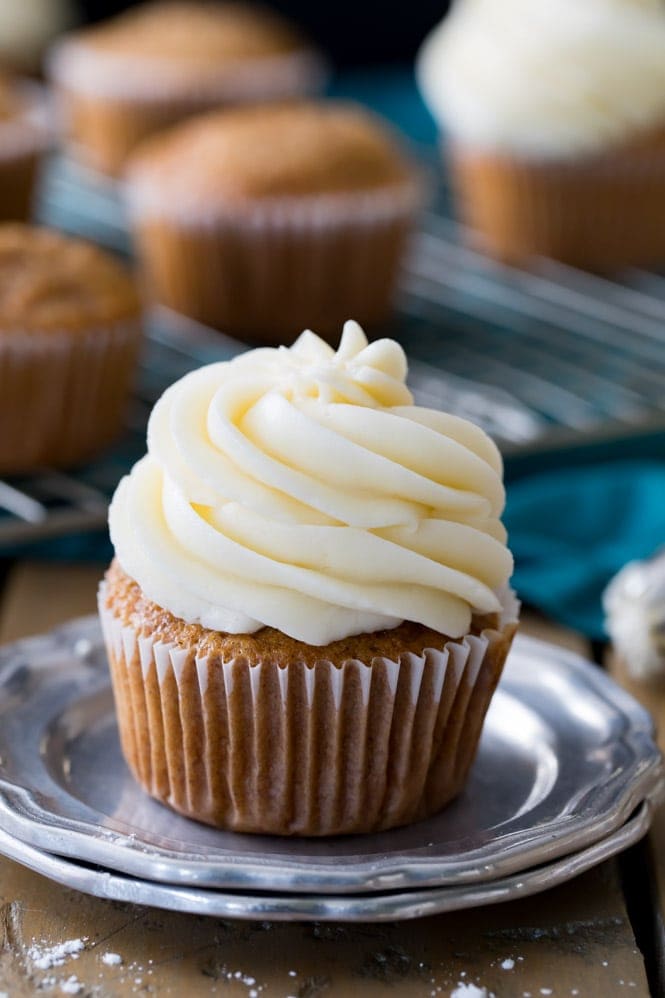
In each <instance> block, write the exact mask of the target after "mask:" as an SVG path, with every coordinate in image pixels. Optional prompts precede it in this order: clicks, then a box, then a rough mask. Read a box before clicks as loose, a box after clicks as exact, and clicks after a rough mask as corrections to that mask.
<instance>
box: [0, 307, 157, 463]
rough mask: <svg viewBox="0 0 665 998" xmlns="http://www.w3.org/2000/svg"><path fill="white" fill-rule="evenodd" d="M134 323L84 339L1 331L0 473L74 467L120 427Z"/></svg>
mask: <svg viewBox="0 0 665 998" xmlns="http://www.w3.org/2000/svg"><path fill="white" fill-rule="evenodd" d="M140 337H141V327H140V322H139V321H138V319H137V320H131V321H129V320H127V321H122V322H116V323H111V324H109V325H105V326H99V327H92V328H90V329H87V330H86V331H85V332H81V331H71V332H70V331H65V330H62V331H57V330H53V331H44V332H35V331H25V330H20V329H17V330H8V331H0V425H1V426H2V433H1V434H0V472H1V473H12V472H21V471H27V470H30V469H32V468H35V467H37V466H48V465H52V466H56V467H63V466H66V465H70V464H75V463H77V462H78V461H80V460H83V459H85V458H86V457H88V456H90V455H91V454H93V453H94V452H95V451H96V450H97V449H98V448H99V447H102V446H104V445H105V444H106V443H109V442H110V441H111V440H112V439H113V437H114V436H115V435H116V434H117V433H118V431H119V430H120V427H121V421H122V416H123V410H124V405H125V402H126V400H127V396H128V393H129V389H130V386H131V381H132V377H133V373H134V368H135V365H136V359H137V354H138V349H139V344H140Z"/></svg>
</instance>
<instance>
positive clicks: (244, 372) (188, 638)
mask: <svg viewBox="0 0 665 998" xmlns="http://www.w3.org/2000/svg"><path fill="white" fill-rule="evenodd" d="M405 375H406V361H405V357H404V354H403V352H402V350H401V348H400V347H399V346H398V345H397V344H396V343H394V342H392V341H390V340H379V341H377V342H375V343H372V344H370V345H368V343H367V339H366V338H365V336H364V334H363V333H362V330H361V329H360V328H359V326H358V325H357V324H355V323H347V325H346V326H345V330H344V335H343V337H342V340H341V343H340V346H339V349H338V350H337V352H334V351H333V350H332V348H330V347H329V346H327V345H326V344H325V343H324V342H323V341H322V340H320V339H319V338H318V337H316V336H315V335H314V334H312V333H309V332H307V333H304V334H303V335H302V336H301V337H300V339H298V340H297V341H296V343H295V344H294V346H293V347H291V349H286V348H280V349H262V350H256V351H253V352H250V353H247V354H244V355H242V356H240V357H238V358H236V359H234V360H233V361H230V362H228V363H221V364H214V365H211V366H209V367H204V368H202V369H200V370H198V371H196V372H194V373H193V374H190V375H188V376H187V377H185V378H183V379H182V380H181V381H179V382H177V383H176V384H175V385H173V386H172V387H171V388H170V389H169V390H168V391H167V392H166V393H165V395H164V396H163V397H162V398H161V400H160V401H159V402H158V403H157V405H156V407H155V409H154V411H153V414H152V417H151V420H150V424H149V428H148V454H147V456H146V457H145V458H144V459H143V460H142V461H140V462H139V463H138V464H137V465H136V466H135V467H134V468H133V470H132V472H131V474H130V475H129V476H128V477H127V478H125V479H123V481H122V482H121V483H120V485H119V487H118V490H117V492H116V495H115V497H114V499H113V503H112V506H111V512H110V529H111V537H112V540H113V543H114V546H115V551H116V560H115V562H114V563H113V565H112V567H111V569H110V570H109V572H108V573H107V577H106V580H105V582H104V583H103V585H102V587H101V590H100V613H101V619H102V624H103V628H104V635H105V640H106V645H107V650H108V655H109V661H110V665H111V673H112V679H113V688H114V693H115V698H116V705H117V712H118V722H119V728H120V736H121V742H122V748H123V751H124V754H125V757H126V759H127V761H128V763H129V765H130V767H131V770H132V772H133V773H134V775H135V776H136V778H137V780H138V781H139V782H140V783H141V784H142V786H143V787H144V788H145V789H146V790H147V791H148V793H150V794H152V796H153V797H155V798H157V799H158V800H160V801H163V802H164V803H166V804H168V805H170V806H171V807H173V808H175V809H176V810H178V811H180V812H182V813H183V814H186V815H188V816H190V817H193V818H197V819H199V820H202V821H206V822H209V823H211V824H214V825H218V826H221V827H224V828H229V829H234V830H237V831H249V832H267V833H275V834H283V835H296V834H297V835H326V834H339V833H351V832H366V831H371V830H375V829H383V828H390V827H393V826H396V825H400V824H404V823H406V822H410V821H414V820H416V819H418V818H423V817H425V816H427V815H430V814H432V813H434V812H436V811H438V810H439V809H440V808H441V807H443V806H444V805H445V804H446V803H447V802H448V801H449V800H451V799H452V798H453V797H454V796H455V795H456V794H458V793H459V792H460V790H461V788H462V787H463V785H464V782H465V780H466V777H467V774H468V771H469V767H470V766H471V763H472V761H473V758H474V755H475V752H476V748H477V745H478V741H479V737H480V732H481V728H482V724H483V720H484V717H485V713H486V711H487V708H488V705H489V702H490V699H491V697H492V694H493V691H494V689H495V687H496V684H497V682H498V680H499V677H500V675H501V670H502V667H503V663H504V660H505V657H506V654H507V651H508V649H509V647H510V643H511V640H512V636H513V633H514V630H515V627H516V609H517V607H516V603H515V600H514V597H513V596H512V594H511V592H510V590H509V589H508V587H507V580H508V578H509V576H510V574H511V570H512V560H511V556H510V554H509V552H508V550H507V548H506V544H505V540H506V535H505V531H504V529H503V527H502V525H501V522H500V520H499V516H500V514H501V511H502V508H503V502H504V493H503V486H502V481H501V477H502V476H501V460H500V457H499V455H498V452H497V450H496V448H495V447H494V445H493V444H492V443H491V441H490V440H489V439H488V438H487V437H486V436H485V434H484V433H483V432H482V431H481V430H480V429H478V428H477V427H475V426H473V425H472V424H470V423H467V422H466V421H465V420H462V419H459V418H456V417H454V416H450V415H446V414H444V413H439V412H434V411H432V410H428V409H422V408H417V407H415V406H414V405H413V404H412V398H411V395H410V393H409V391H408V390H407V388H406V386H405V383H404V381H405Z"/></svg>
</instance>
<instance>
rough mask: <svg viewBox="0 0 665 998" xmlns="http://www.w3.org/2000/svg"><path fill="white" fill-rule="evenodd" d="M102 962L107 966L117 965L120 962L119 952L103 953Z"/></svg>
mask: <svg viewBox="0 0 665 998" xmlns="http://www.w3.org/2000/svg"><path fill="white" fill-rule="evenodd" d="M102 963H104V964H106V966H107V967H119V966H120V965H121V963H122V957H121V956H120V954H119V953H104V954H103V955H102Z"/></svg>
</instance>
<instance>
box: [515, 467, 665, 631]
mask: <svg viewBox="0 0 665 998" xmlns="http://www.w3.org/2000/svg"><path fill="white" fill-rule="evenodd" d="M505 523H506V527H507V528H508V531H509V535H510V547H511V549H512V551H513V554H514V555H515V575H514V577H513V585H514V587H515V589H516V590H517V592H518V594H519V596H520V597H521V599H523V600H525V601H526V602H528V603H531V604H533V605H534V606H536V607H538V608H539V609H540V610H542V611H543V612H544V613H546V614H548V615H549V616H551V617H553V618H554V619H555V620H557V621H559V622H560V623H562V624H566V625H567V626H569V627H572V628H574V629H576V630H578V631H581V632H582V633H584V634H586V635H587V636H588V637H589V638H602V637H603V636H604V629H603V615H602V609H601V601H600V599H601V594H602V591H603V589H604V588H605V586H606V585H607V583H608V582H609V580H610V579H611V578H612V576H613V575H614V574H615V573H616V572H618V571H619V569H620V568H621V567H622V566H623V565H625V564H626V562H627V561H632V560H633V559H635V558H645V557H648V556H649V555H650V554H652V553H653V552H654V550H655V549H656V548H657V547H659V546H660V545H662V544H664V543H665V462H662V463H661V462H657V461H619V462H614V463H611V464H605V465H597V464H596V465H593V466H589V467H586V468H574V469H569V470H566V469H558V470H556V471H548V472H543V473H541V474H536V475H532V476H531V477H528V478H524V479H521V480H518V481H514V482H512V483H510V484H509V486H508V502H507V507H506V515H505Z"/></svg>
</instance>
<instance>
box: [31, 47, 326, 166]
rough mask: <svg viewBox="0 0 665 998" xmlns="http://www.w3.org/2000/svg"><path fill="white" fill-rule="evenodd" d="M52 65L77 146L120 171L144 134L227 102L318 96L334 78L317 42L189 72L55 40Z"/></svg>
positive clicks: (91, 160) (87, 157) (96, 162)
mask: <svg viewBox="0 0 665 998" xmlns="http://www.w3.org/2000/svg"><path fill="white" fill-rule="evenodd" d="M48 71H49V75H50V78H51V80H52V82H53V84H54V86H55V88H56V92H57V95H58V104H59V112H60V116H61V118H62V122H63V127H64V130H65V133H66V134H67V135H68V136H69V139H70V140H71V142H72V147H73V150H74V152H75V153H76V154H77V155H78V157H79V158H80V159H83V160H84V161H86V162H87V163H88V165H90V166H93V167H94V168H95V169H97V170H101V171H103V172H105V173H109V174H112V175H118V174H119V173H120V172H121V171H122V167H123V166H124V163H125V161H126V160H127V157H128V155H129V154H130V152H131V151H132V150H133V149H134V148H135V147H136V146H137V145H138V144H139V142H141V140H142V139H144V138H146V137H147V136H148V135H151V134H153V133H154V132H157V131H160V130H162V129H164V128H167V127H169V126H171V125H174V124H176V123H177V122H179V121H182V120H183V119H184V118H187V117H189V116H191V115H193V114H197V113H201V112H204V111H209V110H212V109H214V108H219V107H223V106H225V105H229V106H233V105H236V104H242V103H258V102H264V101H274V100H289V99H292V98H297V97H306V96H311V95H314V94H316V93H319V92H320V91H321V90H322V89H323V86H324V84H325V80H326V78H327V69H326V65H325V62H324V61H323V59H322V58H321V57H320V56H319V55H318V53H317V52H315V51H314V50H313V49H306V48H303V49H300V50H296V51H294V52H287V53H284V54H283V55H275V56H272V57H265V58H262V59H251V60H249V59H248V60H247V61H246V62H245V63H243V64H238V65H235V66H227V67H224V66H216V67H213V68H211V69H207V70H205V69H203V68H202V67H201V66H194V67H193V69H191V70H190V71H189V72H186V71H185V70H184V69H183V67H182V66H181V65H177V64H176V65H173V66H169V65H168V64H167V63H166V61H164V62H163V63H162V64H160V65H158V66H155V65H154V63H151V65H150V67H149V68H147V64H146V62H145V61H144V60H137V59H136V58H132V57H131V56H123V55H122V54H119V53H114V54H112V55H110V54H107V55H104V54H103V53H100V52H95V51H94V50H93V51H91V50H90V49H88V47H87V46H86V45H84V44H82V43H80V42H76V41H66V42H62V43H60V44H59V45H56V46H55V48H54V49H53V51H52V53H51V56H50V58H49V61H48Z"/></svg>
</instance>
